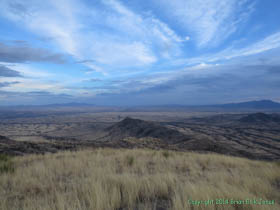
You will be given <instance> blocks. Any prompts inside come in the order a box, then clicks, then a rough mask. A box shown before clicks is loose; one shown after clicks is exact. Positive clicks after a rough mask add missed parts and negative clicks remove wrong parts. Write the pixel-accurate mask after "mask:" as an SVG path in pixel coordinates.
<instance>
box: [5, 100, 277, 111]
mask: <svg viewBox="0 0 280 210" xmlns="http://www.w3.org/2000/svg"><path fill="white" fill-rule="evenodd" d="M31 107H34V108H63V107H68V108H71V107H75V108H78V107H80V108H81V107H84V108H88V107H96V108H97V107H104V108H105V107H107V109H108V108H110V107H111V108H114V109H115V108H118V109H119V111H156V110H172V109H173V110H174V109H175V110H193V109H194V110H197V111H199V110H202V111H204V110H220V109H222V110H224V109H225V110H244V109H246V110H248V109H255V110H256V109H258V110H278V109H279V110H280V103H277V102H274V101H271V100H259V101H247V102H241V103H227V104H212V105H179V104H166V105H153V106H130V107H126V106H123V107H121V106H101V105H95V104H88V103H76V102H74V103H62V104H46V105H17V106H0V108H14V109H16V108H31Z"/></svg>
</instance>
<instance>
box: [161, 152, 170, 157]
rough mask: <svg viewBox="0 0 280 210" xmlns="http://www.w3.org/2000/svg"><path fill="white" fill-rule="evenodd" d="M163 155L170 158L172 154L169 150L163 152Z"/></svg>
mask: <svg viewBox="0 0 280 210" xmlns="http://www.w3.org/2000/svg"><path fill="white" fill-rule="evenodd" d="M162 155H163V157H165V158H168V157H169V156H170V153H169V152H168V151H163V152H162Z"/></svg>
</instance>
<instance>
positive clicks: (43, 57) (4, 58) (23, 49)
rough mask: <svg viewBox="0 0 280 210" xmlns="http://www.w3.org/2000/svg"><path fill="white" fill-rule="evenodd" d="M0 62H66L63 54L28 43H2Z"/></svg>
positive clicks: (0, 44)
mask: <svg viewBox="0 0 280 210" xmlns="http://www.w3.org/2000/svg"><path fill="white" fill-rule="evenodd" d="M0 62H7V63H24V62H51V63H64V62H65V60H64V58H63V55H61V54H54V53H51V52H49V51H48V50H45V49H41V48H32V47H29V46H28V45H22V44H19V45H6V44H4V43H0Z"/></svg>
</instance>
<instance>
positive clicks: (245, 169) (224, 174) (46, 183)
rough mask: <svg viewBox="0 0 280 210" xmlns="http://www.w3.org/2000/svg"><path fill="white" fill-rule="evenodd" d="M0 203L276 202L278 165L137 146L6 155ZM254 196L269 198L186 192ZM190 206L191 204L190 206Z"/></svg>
mask: <svg viewBox="0 0 280 210" xmlns="http://www.w3.org/2000/svg"><path fill="white" fill-rule="evenodd" d="M12 161H13V166H14V168H15V170H13V171H6V172H5V171H4V172H2V173H0V197H1V202H0V209H9V210H12V209H17V210H18V209H28V210H33V209H34V210H35V209H36V210H40V209H50V210H52V209H53V210H55V209H57V210H64V209H65V210H66V209H67V210H74V209H75V210H77V209H94V210H95V209H96V210H110V209H118V210H120V209H139V210H140V209H141V210H142V209H161V210H163V209H176V210H183V209H270V210H271V209H280V205H279V200H280V193H279V191H280V177H279V176H280V165H279V164H278V163H275V162H273V163H269V162H261V161H252V160H247V159H243V158H235V157H228V156H223V155H215V154H196V153H190V152H188V153H187V152H170V151H153V150H144V149H134V150H128V149H96V150H84V151H78V152H60V153H56V154H46V155H28V156H24V157H15V158H13V159H12ZM217 198H229V199H236V200H244V199H253V198H257V199H259V198H262V199H267V200H275V202H276V203H275V204H274V205H256V204H255V205H215V204H213V205H208V206H205V205H201V206H200V207H199V208H198V207H195V206H191V205H190V204H189V203H188V200H189V199H193V200H208V199H213V200H214V203H215V199H217ZM192 207H194V208H192Z"/></svg>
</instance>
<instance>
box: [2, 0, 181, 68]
mask: <svg viewBox="0 0 280 210" xmlns="http://www.w3.org/2000/svg"><path fill="white" fill-rule="evenodd" d="M98 5H99V7H100V8H97V7H93V6H92V7H88V6H86V5H85V4H84V2H81V1H77V0H70V1H64V0H62V1H59V3H58V1H55V0H50V1H47V2H46V4H44V5H42V4H40V3H38V2H37V1H28V2H26V1H25V2H23V1H19V0H13V1H8V0H4V3H2V10H1V12H2V15H3V16H4V17H6V18H9V19H10V20H12V21H15V22H17V23H19V24H22V25H23V26H25V27H27V28H28V29H29V30H31V31H33V32H34V33H37V34H38V35H40V36H46V37H51V38H52V39H51V40H52V41H54V42H55V43H56V44H57V46H58V47H59V48H60V49H61V50H62V51H63V52H65V53H68V54H71V55H73V56H74V57H75V58H76V59H77V60H92V61H93V62H91V63H84V65H85V66H88V67H89V68H91V69H93V70H94V71H101V72H102V71H110V69H111V68H112V66H116V65H118V66H120V67H121V66H133V65H136V66H141V65H149V64H152V63H155V62H156V61H157V60H158V59H159V57H165V58H168V57H170V56H171V54H178V53H179V51H180V49H179V45H180V42H181V41H182V40H183V39H182V38H180V37H179V36H178V35H177V34H176V33H175V31H173V30H172V29H170V28H169V27H168V25H166V24H165V23H163V22H161V21H160V20H158V19H156V18H154V17H152V16H147V17H143V16H141V15H139V14H136V13H135V12H133V11H132V10H130V9H128V8H127V7H125V6H124V5H123V4H122V3H120V2H119V1H117V0H110V1H99V2H98ZM18 10H20V12H18ZM65 23H67V24H65ZM158 48H161V49H162V51H158ZM170 52H172V53H171V54H170Z"/></svg>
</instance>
